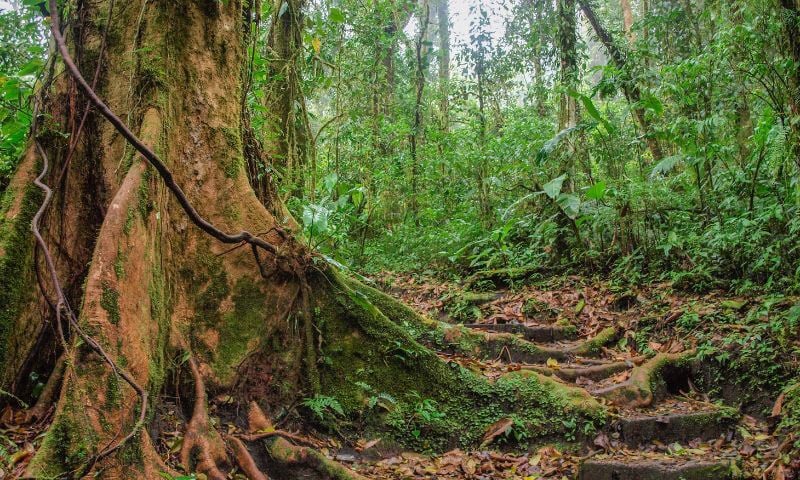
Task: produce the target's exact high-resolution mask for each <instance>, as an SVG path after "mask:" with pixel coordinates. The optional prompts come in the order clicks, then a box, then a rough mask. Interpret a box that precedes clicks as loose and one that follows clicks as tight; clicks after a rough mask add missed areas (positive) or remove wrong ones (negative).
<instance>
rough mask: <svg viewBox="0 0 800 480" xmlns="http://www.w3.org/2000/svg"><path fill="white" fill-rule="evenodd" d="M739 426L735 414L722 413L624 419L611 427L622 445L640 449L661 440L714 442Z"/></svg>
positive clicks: (698, 412)
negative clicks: (641, 446)
mask: <svg viewBox="0 0 800 480" xmlns="http://www.w3.org/2000/svg"><path fill="white" fill-rule="evenodd" d="M735 424H736V418H735V417H734V415H732V414H731V413H728V412H727V411H725V410H720V409H709V410H704V411H695V412H686V413H682V412H681V413H665V414H660V415H636V416H629V417H623V418H621V419H619V420H617V421H616V422H614V423H613V424H612V425H611V428H612V429H614V430H616V432H617V433H619V438H620V441H621V442H622V443H623V444H625V445H627V446H629V447H634V448H635V447H638V446H640V445H646V444H651V443H653V441H654V440H657V441H659V442H661V443H665V444H669V443H674V442H678V443H681V444H684V445H685V444H687V443H688V442H690V441H691V440H695V439H700V440H704V441H705V440H713V439H716V438H719V437H720V436H721V435H724V434H727V433H728V432H730V431H731V430H732V429H733V427H734V426H735Z"/></svg>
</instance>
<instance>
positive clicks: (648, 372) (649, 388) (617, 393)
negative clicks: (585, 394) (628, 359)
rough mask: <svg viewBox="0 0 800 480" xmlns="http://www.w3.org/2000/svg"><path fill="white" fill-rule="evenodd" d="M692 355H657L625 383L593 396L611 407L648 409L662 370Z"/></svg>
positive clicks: (602, 390) (600, 391) (691, 353)
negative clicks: (606, 402) (604, 400)
mask: <svg viewBox="0 0 800 480" xmlns="http://www.w3.org/2000/svg"><path fill="white" fill-rule="evenodd" d="M692 355H694V351H693V350H690V351H687V352H682V353H676V354H670V353H659V354H658V355H656V356H655V357H653V358H651V359H650V360H648V361H647V362H645V363H644V364H642V365H641V366H638V367H636V368H634V369H633V371H631V376H630V378H629V379H628V380H627V381H625V382H623V383H620V384H618V385H612V386H610V387H606V388H603V389H600V390H598V391H596V392H594V394H595V395H596V396H598V397H602V398H605V399H606V400H607V401H608V402H609V403H610V404H612V405H617V406H622V407H630V408H638V407H648V406H650V405H651V404H652V403H653V399H654V397H655V394H656V389H655V388H654V384H656V383H657V380H659V379H660V376H661V375H662V370H663V368H664V367H666V366H670V365H678V364H680V363H681V362H683V361H686V360H688V359H689V358H690V357H691V356H692Z"/></svg>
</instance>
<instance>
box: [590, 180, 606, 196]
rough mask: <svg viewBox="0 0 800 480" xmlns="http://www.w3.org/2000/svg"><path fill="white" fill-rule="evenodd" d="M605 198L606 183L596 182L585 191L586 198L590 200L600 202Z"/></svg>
mask: <svg viewBox="0 0 800 480" xmlns="http://www.w3.org/2000/svg"><path fill="white" fill-rule="evenodd" d="M605 196H606V182H597V183H595V184H594V185H592V186H591V188H589V190H587V191H586V198H588V199H590V200H602V199H603V197H605Z"/></svg>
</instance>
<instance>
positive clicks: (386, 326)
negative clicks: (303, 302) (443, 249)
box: [314, 272, 604, 451]
mask: <svg viewBox="0 0 800 480" xmlns="http://www.w3.org/2000/svg"><path fill="white" fill-rule="evenodd" d="M327 276H328V280H330V281H332V282H334V283H335V284H336V285H337V288H336V289H333V291H331V289H330V288H322V285H320V288H317V289H314V291H315V292H327V293H321V294H320V296H319V297H318V298H317V302H318V304H317V306H318V310H317V312H318V313H317V319H316V324H317V327H318V328H320V330H321V332H322V336H323V341H322V345H323V352H322V355H323V361H322V362H320V366H319V369H320V375H321V388H322V392H321V393H322V394H323V395H327V396H330V397H333V398H336V399H337V400H338V401H339V403H340V404H341V405H342V407H343V409H344V411H345V413H346V415H348V416H351V417H358V418H361V419H362V421H363V422H365V424H366V425H367V429H368V430H371V431H372V432H373V433H374V434H375V435H379V434H388V436H389V437H390V438H392V439H393V440H394V441H397V442H399V443H401V444H403V445H404V446H407V447H409V448H413V449H415V450H433V451H442V450H444V449H445V448H447V447H451V446H452V444H453V443H456V444H459V445H461V446H464V447H470V446H472V447H474V446H476V445H477V444H479V443H480V439H481V437H482V436H483V434H484V433H485V431H486V428H488V426H489V425H491V424H492V423H494V422H496V421H497V420H499V419H501V418H504V417H509V416H512V415H513V416H514V417H513V418H514V420H515V429H516V432H515V434H514V437H513V439H509V440H510V441H513V442H515V443H517V444H522V443H528V442H536V441H538V440H542V439H544V438H546V437H549V436H552V435H555V434H558V433H559V432H562V431H563V430H564V428H565V427H564V425H565V424H564V422H565V421H567V420H568V419H571V420H575V421H576V422H584V421H591V422H593V423H597V424H601V423H602V422H603V419H604V409H603V407H602V406H601V405H599V404H598V403H597V402H594V401H593V400H591V399H590V398H589V399H587V398H585V397H579V395H578V393H576V392H574V391H571V390H569V389H568V388H567V387H562V386H560V385H559V384H557V383H556V382H554V381H552V380H550V381H541V380H540V379H539V377H538V376H527V377H526V376H524V375H519V376H509V377H507V378H501V379H499V380H498V381H497V382H496V383H495V384H490V383H489V382H488V381H487V380H486V379H485V378H483V377H481V376H477V375H475V374H473V373H472V372H470V371H468V370H466V369H464V368H462V367H461V366H459V365H458V364H456V363H446V362H444V361H442V360H441V359H439V358H438V357H437V356H436V355H435V354H434V353H432V352H431V351H430V350H429V349H427V348H425V347H424V346H422V345H421V344H420V343H418V341H417V340H416V339H415V337H416V338H426V337H427V336H428V334H427V333H425V332H427V331H431V330H433V331H436V330H438V329H439V328H440V325H439V324H438V322H433V321H431V320H428V319H425V318H423V317H420V316H419V315H416V314H415V313H414V312H413V311H412V310H410V309H408V307H406V306H404V305H402V304H400V303H399V302H395V301H392V300H391V299H387V298H386V297H384V296H383V295H382V294H380V292H377V291H374V290H373V289H370V288H369V287H364V286H363V285H360V284H359V283H357V282H355V281H353V280H350V279H346V278H343V277H341V276H340V275H339V274H337V273H335V272H334V273H329V274H328V275H327ZM331 277H333V278H331ZM328 280H324V281H325V282H326V284H327V282H328ZM327 285H328V286H329V285H330V284H327ZM373 299H374V300H375V301H373ZM387 314H388V315H396V317H395V318H393V319H392V320H390V319H389V318H388V317H387ZM407 328H408V329H410V330H412V331H413V332H414V333H413V334H412V333H409V331H408V330H407ZM423 330H424V331H423ZM326 339H327V340H328V341H325V340H326ZM365 385H366V386H367V387H365ZM378 395H388V396H389V397H391V398H393V399H394V400H395V402H393V404H392V405H391V406H390V408H388V410H389V411H386V410H387V409H378V408H377V407H375V406H374V402H373V404H372V405H373V406H370V405H371V403H370V402H369V399H370V398H373V397H377V396H378ZM584 395H585V392H584ZM431 408H432V409H434V410H435V412H436V414H435V415H433V414H431V411H430V409H431ZM426 409H428V412H427V414H422V413H421V412H422V411H424V410H426ZM576 419H577V420H576Z"/></svg>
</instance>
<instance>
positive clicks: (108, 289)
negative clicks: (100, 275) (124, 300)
mask: <svg viewBox="0 0 800 480" xmlns="http://www.w3.org/2000/svg"><path fill="white" fill-rule="evenodd" d="M100 288H102V290H103V291H102V293H101V294H100V306H101V307H102V308H103V310H105V311H106V313H108V320H109V321H110V322H111V323H112V324H114V325H119V321H120V319H121V314H120V311H119V292H117V291H116V290H115V289H114V288H113V287H112V286H111V284H110V283H108V282H105V281H104V282H102V284H101V285H100Z"/></svg>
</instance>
